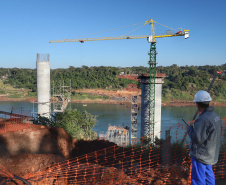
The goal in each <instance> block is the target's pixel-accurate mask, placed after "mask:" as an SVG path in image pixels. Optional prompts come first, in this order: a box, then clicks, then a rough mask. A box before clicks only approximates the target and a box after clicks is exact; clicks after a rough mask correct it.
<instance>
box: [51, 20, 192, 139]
mask: <svg viewBox="0 0 226 185" xmlns="http://www.w3.org/2000/svg"><path fill="white" fill-rule="evenodd" d="M147 24H149V25H151V35H138V36H124V35H123V36H118V37H100V38H83V39H64V40H50V42H49V43H62V42H80V43H84V42H85V41H101V40H123V39H143V38H146V39H147V41H148V43H151V46H150V54H149V55H150V60H149V69H150V95H149V136H147V137H149V139H151V140H152V142H154V139H155V138H154V126H155V76H156V64H157V63H156V41H155V40H156V39H157V38H164V37H178V36H184V38H185V39H187V38H189V31H190V30H185V29H184V30H182V28H180V31H178V30H176V32H174V33H171V30H174V29H172V28H170V27H168V26H165V25H163V24H160V23H158V22H156V21H154V20H153V19H150V20H147V21H146V22H145V23H144V25H147ZM154 24H160V25H161V26H164V27H166V28H168V29H171V30H168V31H167V32H166V34H165V35H155V28H154ZM174 31H175V30H174ZM151 136H152V138H151Z"/></svg>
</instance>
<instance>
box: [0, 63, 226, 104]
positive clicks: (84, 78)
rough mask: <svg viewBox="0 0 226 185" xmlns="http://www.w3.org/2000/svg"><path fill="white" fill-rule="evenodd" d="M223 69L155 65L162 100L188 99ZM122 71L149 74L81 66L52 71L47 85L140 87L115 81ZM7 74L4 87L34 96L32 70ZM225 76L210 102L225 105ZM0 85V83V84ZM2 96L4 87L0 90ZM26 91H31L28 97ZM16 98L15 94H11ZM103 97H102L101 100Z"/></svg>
mask: <svg viewBox="0 0 226 185" xmlns="http://www.w3.org/2000/svg"><path fill="white" fill-rule="evenodd" d="M221 70H226V64H224V65H221V66H209V65H206V66H181V67H179V66H177V65H176V64H174V65H172V66H167V67H163V66H159V67H157V73H165V74H166V78H165V83H164V84H163V100H164V101H170V100H192V99H193V96H194V94H195V93H196V92H197V91H198V90H205V89H207V88H208V86H209V84H210V82H211V78H213V76H214V74H215V72H216V71H221ZM121 72H124V74H141V73H149V68H148V67H143V66H140V67H127V68H119V67H104V66H100V67H87V66H82V67H79V68H75V67H73V66H70V67H69V68H68V69H52V70H51V83H53V81H54V85H55V86H58V85H59V84H60V83H61V82H62V81H64V84H65V85H69V84H70V80H71V86H72V89H82V88H91V89H96V88H102V89H109V90H110V89H111V90H113V89H114V90H117V89H121V88H125V87H126V86H127V85H128V84H130V83H132V84H136V85H138V87H139V88H140V84H139V83H138V82H137V81H134V80H129V79H122V78H118V77H117V76H118V75H119V74H120V73H121ZM6 74H8V75H9V77H8V79H5V80H4V85H6V84H8V85H11V86H12V87H14V88H24V89H30V91H29V92H28V93H27V95H26V96H35V95H36V94H35V93H36V85H37V84H36V70H35V69H19V68H12V69H5V68H0V75H1V76H4V75H6ZM225 82H226V75H220V76H219V78H218V79H217V80H216V82H215V83H214V86H213V88H212V89H211V92H210V93H211V95H212V96H213V99H214V100H216V101H219V102H226V93H225V91H226V83H225ZM0 86H1V84H0ZM0 90H1V92H0V93H1V94H3V93H4V92H5V91H4V88H0ZM30 92H33V94H31V93H30ZM14 96H16V95H14ZM86 97H89V98H90V99H95V98H100V96H96V95H87V94H84V95H81V94H74V95H73V98H76V99H85V98H86ZM103 98H106V97H103Z"/></svg>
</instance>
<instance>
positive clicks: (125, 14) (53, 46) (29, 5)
mask: <svg viewBox="0 0 226 185" xmlns="http://www.w3.org/2000/svg"><path fill="white" fill-rule="evenodd" d="M225 8H226V1H225V0H215V1H213V0H187V1H185V0H180V1H178V0H0V67H3V68H13V67H16V68H32V69H34V68H36V55H37V53H40V54H49V55H50V66H51V68H52V69H56V68H68V67H69V66H74V67H81V66H82V65H85V66H89V67H90V66H114V67H119V66H120V67H132V66H145V67H148V60H149V56H148V52H149V50H150V43H148V42H147V40H146V39H131V40H106V41H92V42H84V43H82V44H81V43H80V42H72V43H49V41H50V40H63V39H75V38H79V39H80V38H98V37H110V36H122V35H126V36H134V35H146V34H151V26H150V25H145V26H144V25H143V24H144V22H145V21H147V20H150V19H153V20H154V21H156V22H158V23H160V24H163V25H166V26H168V27H170V28H174V29H178V28H183V29H189V30H190V37H189V38H188V39H184V37H172V38H159V39H157V44H156V47H157V52H158V55H157V62H158V65H157V66H171V65H173V64H177V65H178V66H185V65H188V66H191V65H194V66H203V65H222V64H225V63H226V24H225V22H226V11H225ZM130 25H134V26H130ZM118 28H121V29H118ZM108 30H112V31H108ZM167 30H168V28H166V27H164V26H161V25H159V24H155V31H156V35H162V34H165V32H166V31H167ZM105 31H106V32H105ZM172 32H173V31H172Z"/></svg>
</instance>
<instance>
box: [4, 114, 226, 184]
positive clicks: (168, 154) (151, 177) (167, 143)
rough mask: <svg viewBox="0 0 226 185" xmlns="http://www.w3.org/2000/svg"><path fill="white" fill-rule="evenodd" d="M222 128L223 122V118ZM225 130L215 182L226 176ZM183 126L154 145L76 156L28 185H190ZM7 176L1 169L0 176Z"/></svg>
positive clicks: (39, 174)
mask: <svg viewBox="0 0 226 185" xmlns="http://www.w3.org/2000/svg"><path fill="white" fill-rule="evenodd" d="M223 120H224V128H226V119H225V118H224V119H223ZM225 135H226V132H225V129H224V130H223V134H222V148H221V152H220V156H219V162H218V163H217V164H216V165H214V166H213V170H214V173H215V177H216V179H218V178H225V175H226V168H225V167H226V147H225V146H226V145H225V143H224V142H223V141H224V140H225ZM185 136H186V128H185V125H184V124H177V125H175V126H173V127H170V129H169V131H167V133H166V138H165V139H164V140H159V141H156V142H155V143H154V144H152V143H149V142H148V141H147V140H145V139H142V140H141V141H140V142H139V143H137V144H136V145H133V146H131V147H119V146H117V145H115V146H112V147H109V148H105V149H102V150H99V151H95V152H93V153H89V154H86V155H83V156H80V157H76V158H73V159H70V160H66V161H64V162H61V163H58V164H55V165H52V166H49V167H47V168H46V169H45V170H42V171H38V172H35V173H29V174H27V175H25V176H24V177H23V178H25V179H27V180H28V181H29V182H31V184H65V185H67V184H79V185H80V184H82V185H83V184H84V185H85V184H86V185H94V184H95V185H107V184H184V185H186V184H190V172H191V162H190V157H189V147H188V145H189V138H188V137H185ZM2 173H3V174H4V175H8V176H9V177H10V174H9V173H7V171H6V170H5V169H4V168H3V167H2V168H1V167H0V175H1V174H2Z"/></svg>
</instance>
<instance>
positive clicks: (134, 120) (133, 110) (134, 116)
mask: <svg viewBox="0 0 226 185" xmlns="http://www.w3.org/2000/svg"><path fill="white" fill-rule="evenodd" d="M137 114H138V105H137V96H132V97H131V142H132V145H133V144H135V143H136V142H137Z"/></svg>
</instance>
